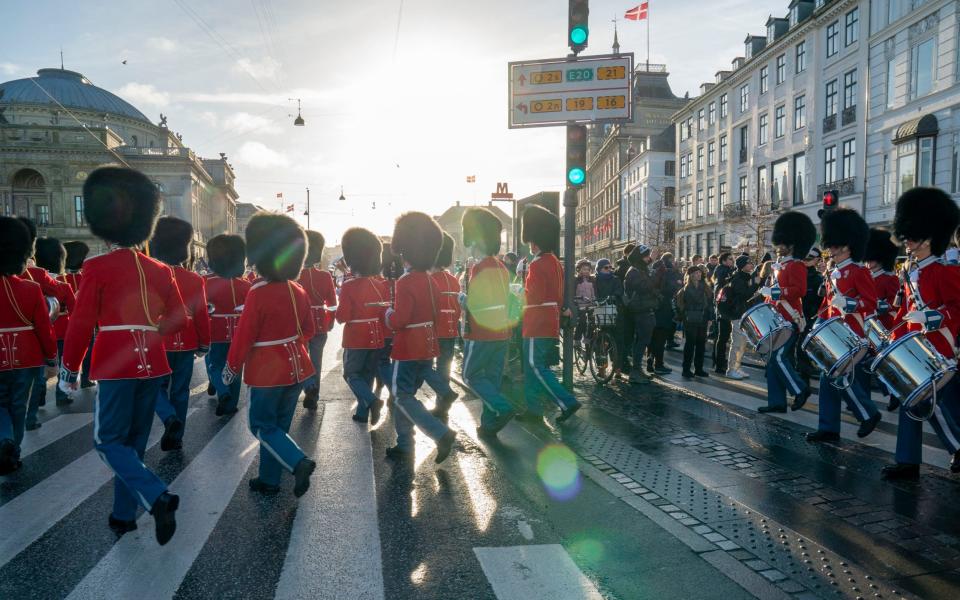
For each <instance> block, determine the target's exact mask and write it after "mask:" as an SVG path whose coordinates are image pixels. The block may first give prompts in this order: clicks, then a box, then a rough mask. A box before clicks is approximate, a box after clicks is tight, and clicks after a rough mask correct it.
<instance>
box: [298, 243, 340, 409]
mask: <svg viewBox="0 0 960 600" xmlns="http://www.w3.org/2000/svg"><path fill="white" fill-rule="evenodd" d="M325 244H326V240H324V239H323V235H321V234H320V233H318V232H316V231H307V259H306V262H305V264H304V268H303V271H302V272H301V273H300V278H299V279H298V280H297V283H299V284H300V287H302V288H303V289H304V291H306V292H307V295H308V296H309V297H310V312H311V314H312V315H313V325H314V331H315V333H314V336H313V337H312V338H310V343H309V346H310V362H311V363H313V370H314V375H313V376H312V377H310V379H308V380H307V382H306V383H305V384H304V386H303V407H304V408H307V409H310V410H316V408H317V401H318V400H319V399H320V370H321V367H322V366H323V348H324V346H326V345H327V332H328V331H330V330H331V329H333V313H332V312H331V310H332V309H335V308H336V307H337V290H336V287H335V286H334V283H333V275H331V274H330V273H329V272H327V271H324V270H323V269H321V268H320V261H321V260H323V247H324V245H325Z"/></svg>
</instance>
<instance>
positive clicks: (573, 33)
mask: <svg viewBox="0 0 960 600" xmlns="http://www.w3.org/2000/svg"><path fill="white" fill-rule="evenodd" d="M587 35H588V32H587V26H586V25H577V26H576V27H574V28H573V29H571V30H570V41H571V42H573V43H574V44H578V45H579V44H583V43H585V42H586V41H587Z"/></svg>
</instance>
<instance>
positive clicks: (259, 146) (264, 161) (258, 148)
mask: <svg viewBox="0 0 960 600" xmlns="http://www.w3.org/2000/svg"><path fill="white" fill-rule="evenodd" d="M232 158H233V161H234V162H235V163H237V164H241V165H247V166H250V167H257V168H263V169H266V168H270V167H287V166H289V165H290V161H289V160H288V159H287V157H286V156H285V155H284V154H282V153H280V152H277V151H276V150H273V149H271V148H268V147H267V146H266V145H265V144H263V143H261V142H244V143H243V145H242V146H240V148H238V149H237V151H236V152H235V153H234V154H233V156H232Z"/></svg>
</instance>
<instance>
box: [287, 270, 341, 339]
mask: <svg viewBox="0 0 960 600" xmlns="http://www.w3.org/2000/svg"><path fill="white" fill-rule="evenodd" d="M297 283H299V284H300V287H302V288H303V289H304V291H306V292H307V296H309V297H310V311H311V313H312V314H313V325H314V329H315V330H316V332H317V334H321V333H326V332H328V331H330V330H331V329H333V323H334V318H333V313H332V312H331V311H329V310H327V307H328V306H329V307H332V308H336V306H337V287H336V285H334V283H333V275H331V274H330V273H328V272H326V271H322V270H320V269H318V268H316V267H307V268H306V269H304V270H303V271H301V272H300V279H298V280H297Z"/></svg>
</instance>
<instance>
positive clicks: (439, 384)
mask: <svg viewBox="0 0 960 600" xmlns="http://www.w3.org/2000/svg"><path fill="white" fill-rule="evenodd" d="M455 342H456V338H440V340H439V345H440V355H439V356H437V358H436V366H435V367H434V368H432V369H430V370H429V371H428V372H427V373H426V374H425V375H424V381H426V382H427V385H429V386H430V387H431V388H433V391H434V392H436V393H437V403H438V405H440V404H446V403H445V402H444V401H443V398H444V397H445V396H449V395H450V394H453V390H452V389H450V365H451V364H452V363H453V349H454V344H455ZM439 408H441V409H442V410H449V409H450V406H449V405H446V406H439Z"/></svg>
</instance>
